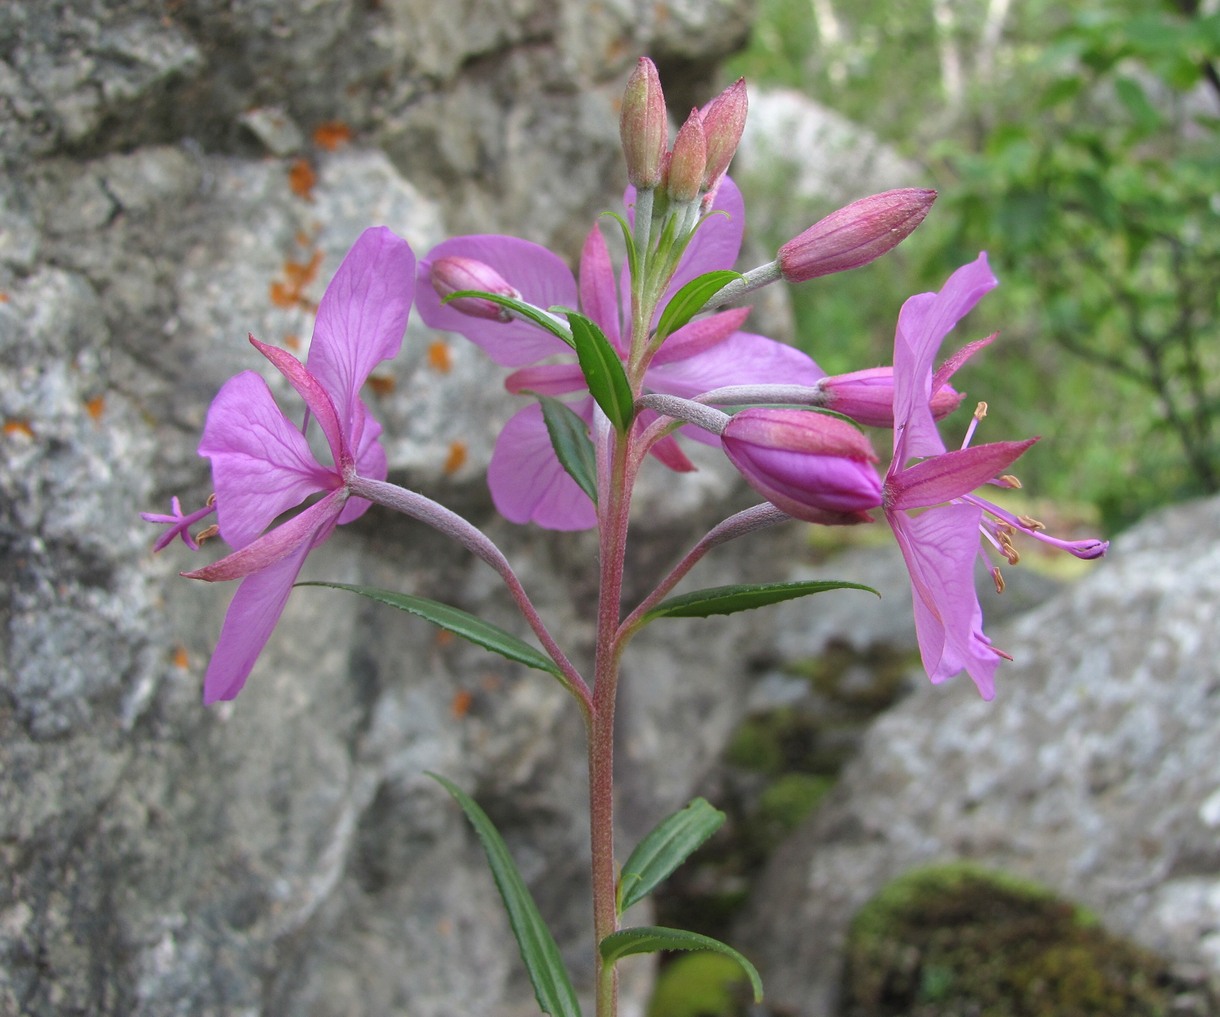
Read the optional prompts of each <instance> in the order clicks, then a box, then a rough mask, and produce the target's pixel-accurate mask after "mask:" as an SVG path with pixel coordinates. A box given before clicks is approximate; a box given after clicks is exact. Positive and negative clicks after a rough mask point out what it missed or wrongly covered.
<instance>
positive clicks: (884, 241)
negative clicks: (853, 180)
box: [779, 187, 936, 282]
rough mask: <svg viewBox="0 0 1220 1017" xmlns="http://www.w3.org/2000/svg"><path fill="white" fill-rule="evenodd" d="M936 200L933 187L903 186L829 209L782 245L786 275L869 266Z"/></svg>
mask: <svg viewBox="0 0 1220 1017" xmlns="http://www.w3.org/2000/svg"><path fill="white" fill-rule="evenodd" d="M935 200H936V192H935V191H929V190H923V189H921V188H918V187H903V188H900V189H898V190H896V191H885V192H883V193H881V194H874V195H872V196H871V197H868V198H861V199H860V200H859V201H853V202H852V203H851V204H850V205H847V206H845V207H844V208H841V209H839V210H838V211H837V212H831V213H830V215H828V216H826V218H825V219H821V220H819V221H818V222H816V223H814V224H813V225H812V226H810V227H809V229H807V230H805V232H804V233H802V234H801V235H800V236H798V237H794V238H793V239H792V240H789V241H788V242H787V243H786V244H784V246H783V247H781V248H780V249H779V264H780V269H781V270H782V271H783V274H784V278H785V279H787V280H788V281H789V282H804V281H805V280H806V279H816V278H817V277H818V276H820V275H830V274H831V273H832V272H845V271H847V270H848V269H849V268H859V267H860V266H861V265H867V264H868V263H869V262H870V261H873V260H874V259H876V258H879V257H881V255H883V254H885V253H886V252H888V251H891V250H893V249H894V248H895V247H897V246H898V245H899V244H900V243H901V242H902V241H903V240H905V239H906V238H907V237H908V236H910V235H911V233H912V232H913V231H914V230H915V227H916V226H918V225H919V224H920V223H921V222H923V219H924V216H926V215H927V214H928V210H929V209H930V208H931V207H932V202H934V201H935Z"/></svg>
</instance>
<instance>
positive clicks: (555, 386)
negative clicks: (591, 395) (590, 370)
mask: <svg viewBox="0 0 1220 1017" xmlns="http://www.w3.org/2000/svg"><path fill="white" fill-rule="evenodd" d="M504 387H505V388H506V389H508V391H509V392H511V393H513V395H518V394H519V393H521V392H525V391H529V392H538V393H540V394H541V395H566V394H567V393H568V392H582V391H584V390H585V389H587V388H588V387H589V383H588V382H587V381H586V380H585V375H584V372H583V371H582V370H581V369H580V365H579V364H574V363H564V364H538V365H537V366H535V367H523V368H521V369H520V370H519V371H513V373H512V374H510V375H509V376H508V377H507V378H505V379H504Z"/></svg>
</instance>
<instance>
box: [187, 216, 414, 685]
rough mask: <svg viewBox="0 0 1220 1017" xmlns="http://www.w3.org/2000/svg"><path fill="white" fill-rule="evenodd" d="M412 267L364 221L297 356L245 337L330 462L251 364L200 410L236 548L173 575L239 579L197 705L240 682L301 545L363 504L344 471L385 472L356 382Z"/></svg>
mask: <svg viewBox="0 0 1220 1017" xmlns="http://www.w3.org/2000/svg"><path fill="white" fill-rule="evenodd" d="M414 274H415V257H414V255H413V254H412V253H411V249H410V247H409V246H408V245H407V243H406V241H404V240H402V239H400V238H398V237H396V236H395V235H394V234H393V233H391V232H390V231H389V230H388V229H386V228H385V227H378V228H376V229H369V230H365V232H364V233H363V234H361V236H360V238H359V239H358V240H357V241H356V243H355V245H354V246H353V247H352V249H351V251H350V252H349V253H348V255H347V257H346V258H345V259H344V260H343V264H342V265H340V266H339V270H338V271H337V272H336V273H335V276H334V278H333V279H332V280H331V282H330V285H329V286H328V287H327V288H326V293H325V294H324V295H323V297H322V301H321V303H320V304H319V306H318V316H317V321H316V322H315V324H314V334H313V341H312V343H311V344H310V348H309V357H308V359H307V361H306V364H305V365H302V364H301V363H300V361H298V360H296V359H295V358H294V357H292V356H290V355H289V354H287V353H285V352H284V351H283V350H279V349H275V348H273V347H270V346H266V345H264V344H263V343H260V342H259V341H258V340H257V339H255V338H254V337H253V336H251V337H250V342H251V343H253V344H254V346H255V348H256V349H258V351H259V352H260V353H262V354H263V356H265V357H266V358H267V359H268V360H270V361H271V363H272V364H274V365H275V367H276V369H277V370H279V371H280V373H281V374H283V375H284V377H286V378H287V379H288V381H289V382H290V383H291V384H292V387H293V388H294V389H296V391H297V392H298V393H299V394H300V396H301V398H302V399H304V401H305V405H306V406H307V407H308V413H307V415H306V421H307V422H308V419H309V418H310V417H312V418H313V419H314V420H316V421H317V423H318V426H319V428H320V430H321V432H322V434H323V436H324V437H325V439H326V443H327V445H328V446H329V447H330V455H331V462H330V463H329V464H323V463H321V462H319V461H318V459H317V458H316V457H315V455H314V453H313V451H312V450H311V449H310V446H309V442H308V441H307V440H306V438H305V433H304V432H305V428H304V427H297V426H296V425H295V424H293V423H292V421H290V420H289V419H288V417H286V416H285V415H284V413H283V412H282V411H281V410H280V408H279V406H278V405H277V404H276V402H275V399H274V397H273V396H272V395H271V390H270V389H269V388H268V387H267V383H266V382H265V381H263V379H262V378H261V377H260V376H259V375H257V374H255V373H254V372H253V371H243V372H242V373H241V374H239V375H237V376H236V377H235V378H231V379H230V380H229V381H228V382H226V383H225V385H224V386H223V387H222V388H221V390H220V392H219V393H218V394H217V396H216V398H215V399H214V400H213V402H212V405H211V407H210V408H209V409H208V416H207V423H206V424H205V426H204V431H203V440H202V441H201V442H200V444H199V452H200V454H201V455H204V456H207V457H208V458H209V459H210V460H211V461H212V481H213V485H214V487H215V491H216V512H217V516H218V522H219V526H220V535H221V536H222V537H223V538H224V539H225V540H226V541H227V542H228V543H229V544H230V545H231V546H232V547H234V548H235V550H234V551H233V552H232V553H231V554H229V555H228V556H226V557H224V558H222V559H220V560H219V561H217V562H215V563H214V564H212V565H207V566H205V567H204V568H201V569H196V570H195V571H193V572H184V573H183V575H184V576H186V577H187V578H189V579H203V580H205V581H207V582H218V581H226V580H230V579H240V580H242V582H241V585H240V586H239V587H238V588H237V592H236V594H234V596H233V601H232V603H231V604H230V605H229V610H228V613H227V614H226V615H225V621H224V625H223V627H222V628H221V632H220V639H219V641H218V642H217V644H216V650H215V652H214V653H213V654H212V659H211V661H210V663H209V664H208V670H207V675H206V677H205V678H204V691H203V701H204V702H205V703H212V702H215V701H216V700H218V699H232V698H233V697H235V696H236V695H237V694H238V693H239V692H240V691H241V689H242V686H243V685H244V684H245V682H246V678H247V677H248V676H249V674H250V670H251V668H253V666H254V662H255V660H256V659H257V658H258V655H259V653H261V652H262V649H263V647H264V646H265V645H266V643H267V640H268V638H269V637H270V635H271V630H272V629H273V628H274V627H275V623H276V622H277V621H278V620H279V617H280V615H281V613H282V612H283V610H284V605H285V603H287V600H288V594H289V592H290V591H291V590H292V585H293V583H294V582H295V581H296V578H297V574H298V573H299V572H300V570H301V566H302V565H303V564H304V562H305V557H306V555H308V554H309V552H310V550H312V549H313V548H315V547H317V546H318V545H319V544H321V543H322V542H323V541H325V540H326V539H327V538H328V537H329V536H330V534H331V532H332V531H333V530H334V528H335V527H336V526H337V525H339V524H341V523H348V522H351V521H352V520H353V519H356V518H357V517H359V516H360V515H361V514H363V513H364V511H365V510H366V509H367V508H368V506H369V502H367V501H365V500H364V499H362V498H354V497H349V491H348V483H349V482H350V480H351V479H352V478H353V477H355V476H362V477H369V478H373V479H377V480H383V479H384V478H385V476H386V457H385V452H384V451H383V450H382V448H381V445H380V444H379V443H378V441H377V437H378V435H379V434H380V433H381V426H380V425H379V424H378V423H377V422H376V421H375V420H374V419H373V418H372V417H371V416H370V415H369V412H368V409H367V407H366V406H365V405H364V403H363V401H362V400H361V399H360V388H361V386H363V384H364V382H365V381H366V380H367V378H368V376H369V374H370V373H371V372H372V370H373V368H374V367H376V366H377V365H378V364H379V363H381V362H382V361H383V360H387V359H389V358H390V357H393V356H394V355H395V354H396V353H397V352H398V349H399V347H400V346H401V344H402V337H403V332H404V331H405V329H406V326H407V316H408V313H409V311H410V307H411V298H412V289H413V286H414ZM319 494H320V495H322V497H321V498H320V499H319V500H317V501H315V502H313V504H311V505H310V506H309V507H308V508H306V509H304V510H303V511H301V512H299V513H298V514H297V515H295V516H293V517H292V518H291V519H289V520H288V521H287V522H284V523H281V524H280V525H279V526H277V527H275V529H273V530H270V531H268V532H266V533H264V532H263V531H264V530H266V528H267V527H268V526H269V525H270V524H271V523H272V522H273V521H274V520H275V519H276V518H277V517H278V516H279V515H281V514H282V513H284V512H286V511H288V510H289V509H291V508H294V507H295V506H297V505H300V504H301V503H302V502H304V501H305V500H306V499H307V498H309V497H310V496H312V495H319ZM174 524H175V525H180V524H179V523H178V522H177V521H176V520H175V521H174Z"/></svg>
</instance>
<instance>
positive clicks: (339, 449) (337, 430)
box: [250, 336, 363, 472]
mask: <svg viewBox="0 0 1220 1017" xmlns="http://www.w3.org/2000/svg"><path fill="white" fill-rule="evenodd" d="M250 342H251V344H252V345H253V346H254V348H255V349H256V350H258V351H259V353H261V354H262V355H263V356H264V357H266V358H267V359H268V360H270V361H271V363H272V364H273V365H274V366H275V369H276V370H277V371H279V372H280V374H282V375H283V376H284V377H285V378H287V379H288V383H289V384H290V385H292V387H293V388H294V389H296V391H297V395H299V396H300V397H301V398H302V399H304V400H305V405H306V406H308V407H309V412H310V413H312V414H313V416H314V419H315V420H317V422H318V426H319V427H321V428H322V433H323V434H324V435H325V436H326V443H327V444H328V445H329V446H330V454H331V458H332V460H333V461H334V464H335V469H336V470H338V471H340V472H342V470H343V469H344V468H346V467H347V466H348V465H350V463H351V461H352V460H353V458H354V456H353V454H352V450H351V448H350V447H349V444H348V442H349V438H350V437H352V436H353V435H352V432H353V431H354V430H355V429H353V428H352V427H351V425H350V424H349V423H347V422H346V421H343V422H341V421H340V418H339V413H338V410H337V409H336V407H335V404H334V402H333V401H332V400H331V397H330V396H329V395H328V394H327V392H326V389H325V388H324V387H323V385H322V382H321V381H319V380H318V379H317V378H315V377H314V376H313V375H312V374H310V373H309V371H308V370H306V368H305V365H304V364H302V363H301V362H300V361H299V360H297V358H296V357H294V356H293V355H292V354H291V353H288V352H287V351H286V350H281V349H278V348H276V347H275V346H268V345H267V344H266V343H260V342H259V341H258V340H257V339H255V338H254V336H250ZM355 408H356V410H357V413H358V414H359V415H360V417H361V418H363V408H362V404H361V402H360V400H359V399H357V400H356V403H355Z"/></svg>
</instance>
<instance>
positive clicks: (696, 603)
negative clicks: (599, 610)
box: [645, 579, 881, 621]
mask: <svg viewBox="0 0 1220 1017" xmlns="http://www.w3.org/2000/svg"><path fill="white" fill-rule="evenodd" d="M828 590H866V591H867V592H869V593H872V594H875V595H876V596H878V597H879V596H881V594H879V593H877V591H876V590H874V589H873V588H872V587H871V586H863V585H861V584H860V583H845V582H841V581H839V580H826V581H821V580H813V579H802V580H797V581H794V582H790V583H753V584H743V585H733V586H711V587H708V588H707V589H706V590H695V591H694V592H692V593H683V594H681V595H680V596H677V597H670V598H669V599H668V600H663V601H661V603H659V604H658V605H657V606H656V607H654V608H653V609H652V610H651V611H649V612H648V614H647V615H645V620H647V621H652V619H654V618H664V617H669V618H707V617H708V616H710V615H713V614H733V613H735V612H737V611H749V610H751V609H752V608H756V607H764V606H766V605H767V604H778V603H779V602H780V601H782V600H794V599H796V598H797V597H807V596H809V595H810V594H813V593H825V592H827V591H828Z"/></svg>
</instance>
